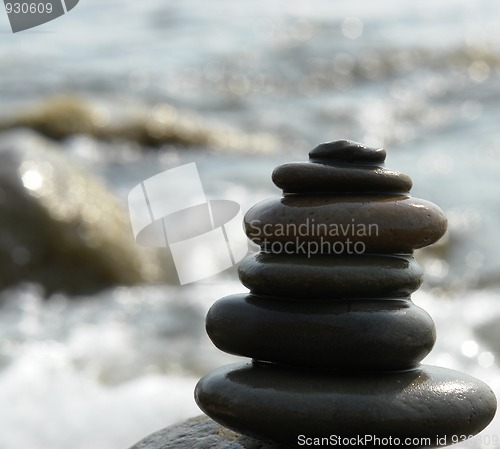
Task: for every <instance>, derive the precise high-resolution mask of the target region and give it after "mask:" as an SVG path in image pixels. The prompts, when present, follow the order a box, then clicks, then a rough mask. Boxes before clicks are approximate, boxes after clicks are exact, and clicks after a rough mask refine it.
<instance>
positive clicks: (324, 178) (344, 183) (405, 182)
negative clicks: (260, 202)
mask: <svg viewBox="0 0 500 449" xmlns="http://www.w3.org/2000/svg"><path fill="white" fill-rule="evenodd" d="M272 178H273V182H274V183H275V184H276V185H277V186H278V187H279V188H281V189H282V190H283V192H284V193H285V194H289V193H330V192H337V193H340V192H344V193H349V192H353V193H356V192H371V193H399V194H403V193H406V192H409V191H410V189H411V185H412V183H411V179H410V178H409V177H408V176H406V175H404V174H402V173H398V172H394V171H391V170H386V169H384V168H381V167H378V166H342V165H331V164H329V165H324V164H323V163H321V164H316V163H311V162H289V163H288V164H283V165H280V166H279V167H277V168H276V169H275V170H274V172H273V175H272Z"/></svg>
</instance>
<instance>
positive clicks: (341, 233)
mask: <svg viewBox="0 0 500 449" xmlns="http://www.w3.org/2000/svg"><path fill="white" fill-rule="evenodd" d="M244 224H245V232H246V234H247V236H248V237H249V238H250V240H252V241H253V242H254V243H256V244H257V245H259V246H261V247H262V248H263V249H264V250H265V251H266V252H271V253H274V254H278V253H280V254H287V255H306V256H307V257H310V256H312V255H317V254H337V255H340V254H344V255H346V254H349V255H354V254H357V255H359V254H364V253H377V252H381V253H398V252H401V253H411V252H412V251H413V250H414V249H417V248H422V247H424V246H427V245H430V244H431V243H434V242H435V241H437V240H438V239H439V238H440V237H441V236H442V235H443V234H444V233H445V231H446V224H447V220H446V217H445V215H444V213H443V211H442V210H441V209H440V208H439V207H438V206H436V205H435V204H433V203H431V202H429V201H425V200H421V199H419V198H413V197H408V196H402V195H400V196H379V195H359V196H355V195H343V196H324V195H308V196H300V195H294V196H287V197H284V198H271V199H268V200H265V201H262V202H260V203H258V204H256V205H255V206H253V207H252V208H251V209H250V210H249V211H248V212H247V213H246V215H245V218H244Z"/></svg>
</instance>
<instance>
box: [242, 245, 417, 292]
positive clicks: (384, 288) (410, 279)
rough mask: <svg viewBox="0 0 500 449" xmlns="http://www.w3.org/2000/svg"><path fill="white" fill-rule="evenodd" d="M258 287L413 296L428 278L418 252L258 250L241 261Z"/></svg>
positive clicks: (245, 276) (245, 279)
mask: <svg viewBox="0 0 500 449" xmlns="http://www.w3.org/2000/svg"><path fill="white" fill-rule="evenodd" d="M238 274H239V277H240V281H241V283H242V284H243V285H244V286H245V287H247V288H248V289H250V291H251V292H252V293H257V294H261V295H269V296H284V297H288V298H299V299H309V300H316V299H337V298H377V297H378V298H384V297H396V298H398V297H399V298H400V297H403V296H409V295H410V294H411V293H413V292H414V291H415V290H417V289H418V288H419V287H420V285H421V284H422V279H423V274H422V268H421V267H420V265H419V264H418V263H417V261H416V260H415V258H414V257H411V256H403V255H401V256H389V255H372V254H365V255H360V256H329V255H317V256H311V257H305V256H293V255H277V254H265V253H258V254H252V255H250V256H248V257H246V258H245V259H243V260H242V261H241V262H240V265H239V267H238Z"/></svg>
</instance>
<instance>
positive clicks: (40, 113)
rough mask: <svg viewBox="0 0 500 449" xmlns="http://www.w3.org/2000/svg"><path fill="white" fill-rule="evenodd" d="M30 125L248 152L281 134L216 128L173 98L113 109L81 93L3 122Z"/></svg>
mask: <svg viewBox="0 0 500 449" xmlns="http://www.w3.org/2000/svg"><path fill="white" fill-rule="evenodd" d="M18 127H25V128H30V129H34V130H35V131H37V132H38V133H40V134H42V135H44V136H47V137H49V138H51V139H54V140H62V139H65V138H67V137H70V136H72V135H75V134H85V135H89V136H92V137H94V138H96V139H101V140H124V141H130V142H135V143H138V144H139V145H143V146H147V147H159V146H162V145H177V146H181V147H205V148H206V147H209V148H214V149H231V150H245V151H270V150H273V149H275V148H276V146H277V143H276V141H275V139H274V138H273V137H272V136H270V135H268V134H263V133H259V134H245V133H241V132H238V131H236V130H233V129H222V128H221V127H220V126H218V127H213V126H209V125H208V124H206V123H204V122H203V121H202V120H200V119H196V118H194V117H189V116H188V115H187V114H182V113H180V112H179V111H178V110H177V109H176V108H174V107H173V106H172V105H170V104H167V103H159V104H156V105H155V106H153V107H152V108H150V109H148V108H145V107H139V106H137V107H134V108H133V109H132V110H130V111H127V110H120V111H114V112H113V113H111V112H110V111H108V110H107V109H106V108H103V107H101V106H98V105H96V104H95V103H92V102H87V101H85V100H83V99H81V98H79V97H75V96H58V97H54V98H49V99H48V100H45V101H44V102H42V103H39V104H37V105H34V106H33V107H31V108H28V109H26V110H24V111H21V112H20V113H19V114H18V115H16V116H14V117H12V118H10V119H8V120H6V121H4V122H3V123H0V130H7V129H13V128H18Z"/></svg>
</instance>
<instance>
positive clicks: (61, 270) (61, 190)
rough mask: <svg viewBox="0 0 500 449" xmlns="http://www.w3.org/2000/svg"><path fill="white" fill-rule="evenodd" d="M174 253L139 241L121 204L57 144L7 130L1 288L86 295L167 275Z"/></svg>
mask: <svg viewBox="0 0 500 449" xmlns="http://www.w3.org/2000/svg"><path fill="white" fill-rule="evenodd" d="M161 254H163V256H162V255H161ZM168 257H169V255H168V254H167V253H166V250H165V249H164V250H163V251H162V252H160V251H159V250H156V249H146V248H142V247H140V246H139V245H137V244H136V242H135V241H134V238H133V235H132V231H131V228H130V221H129V218H128V214H127V212H126V210H125V209H124V207H123V206H122V204H120V202H119V201H118V200H117V199H116V198H115V197H114V196H113V194H112V193H110V191H109V190H108V189H107V187H106V186H105V185H104V184H103V183H101V182H100V180H98V179H97V178H95V177H94V176H93V175H91V174H89V173H87V172H85V171H84V170H82V169H81V168H80V167H78V166H77V163H76V162H75V161H73V160H72V159H70V158H69V157H67V156H66V155H65V154H64V152H63V151H60V150H59V149H58V148H56V146H55V144H53V143H51V142H49V141H47V140H46V139H44V138H42V137H39V136H37V135H36V134H34V133H33V132H32V131H27V130H17V131H11V132H9V133H7V134H4V136H2V139H1V140H0V264H1V266H2V270H1V272H0V289H3V288H5V287H7V286H9V285H12V284H16V283H18V282H21V281H29V282H36V283H39V284H40V285H42V286H43V287H44V289H45V292H46V294H47V295H48V294H50V293H52V292H54V291H63V292H67V293H72V294H79V293H91V292H94V291H97V290H100V289H102V288H106V287H108V286H111V285H116V284H123V285H133V284H138V283H143V282H155V281H168V280H172V277H173V276H175V274H173V275H172V274H171V273H175V271H173V270H171V269H169V268H168V267H169V264H168ZM161 258H163V260H161ZM170 266H172V264H171V265H170ZM169 273H170V275H169Z"/></svg>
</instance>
